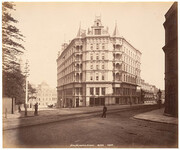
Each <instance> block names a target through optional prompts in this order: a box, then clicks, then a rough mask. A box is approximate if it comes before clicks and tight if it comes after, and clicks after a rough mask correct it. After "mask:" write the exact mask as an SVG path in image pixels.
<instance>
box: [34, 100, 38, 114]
mask: <svg viewBox="0 0 180 150" xmlns="http://www.w3.org/2000/svg"><path fill="white" fill-rule="evenodd" d="M34 107H35V111H34V115H35V116H37V115H38V103H36V104H35V105H34Z"/></svg>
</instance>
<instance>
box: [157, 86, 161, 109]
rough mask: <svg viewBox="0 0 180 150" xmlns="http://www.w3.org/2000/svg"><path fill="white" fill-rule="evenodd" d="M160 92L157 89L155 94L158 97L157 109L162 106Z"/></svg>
mask: <svg viewBox="0 0 180 150" xmlns="http://www.w3.org/2000/svg"><path fill="white" fill-rule="evenodd" d="M161 94H162V92H161V90H160V89H159V91H158V92H157V95H158V106H159V109H161V104H162V101H161Z"/></svg>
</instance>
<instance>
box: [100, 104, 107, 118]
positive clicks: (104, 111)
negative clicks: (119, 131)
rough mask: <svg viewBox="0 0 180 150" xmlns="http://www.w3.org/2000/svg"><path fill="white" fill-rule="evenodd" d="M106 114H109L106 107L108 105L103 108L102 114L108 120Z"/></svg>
mask: <svg viewBox="0 0 180 150" xmlns="http://www.w3.org/2000/svg"><path fill="white" fill-rule="evenodd" d="M106 112H107V107H106V105H104V107H103V114H102V116H101V117H102V118H106Z"/></svg>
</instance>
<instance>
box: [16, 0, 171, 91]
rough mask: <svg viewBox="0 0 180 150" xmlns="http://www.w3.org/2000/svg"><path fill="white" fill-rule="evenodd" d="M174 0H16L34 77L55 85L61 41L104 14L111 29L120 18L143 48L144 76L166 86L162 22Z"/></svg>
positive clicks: (128, 35)
mask: <svg viewBox="0 0 180 150" xmlns="http://www.w3.org/2000/svg"><path fill="white" fill-rule="evenodd" d="M172 3H173V2H160V3H157V2H154V3H142V2H141V3H132V2H131V3H122V2H113V3H112V2H106V3H102V2H96V3H92V2H91V3H88V2H85V3H72V2H68V3H62V2H59V3H57V2H56V3H48V2H45V3H42V2H41V3H38V2H34V3H33V2H27V3H22V2H17V3H15V4H16V11H15V12H13V16H14V17H15V18H16V19H17V20H18V21H19V23H18V27H19V29H20V30H21V32H22V33H23V34H24V36H25V37H26V38H25V41H26V42H25V43H24V46H25V48H26V50H27V53H26V56H23V59H24V58H25V57H27V58H28V60H29V65H30V77H29V80H30V82H31V83H33V84H39V83H41V82H42V81H46V82H47V83H48V84H49V85H51V86H53V87H56V86H57V71H56V70H57V65H56V59H57V54H58V51H59V50H60V49H61V45H62V43H63V42H64V41H69V40H72V39H73V38H74V37H75V36H76V34H77V32H78V28H79V24H80V22H81V27H82V28H83V29H86V30H87V29H88V27H90V26H91V25H93V21H94V18H95V15H101V18H102V24H103V25H104V26H105V27H106V26H108V27H109V32H110V34H111V35H112V32H113V30H114V27H115V21H117V25H118V29H119V32H120V35H122V36H123V37H125V38H126V40H128V41H129V42H130V43H131V44H132V45H133V46H134V47H135V48H136V49H138V50H140V51H141V52H142V57H141V77H142V79H144V80H145V81H146V82H148V83H150V84H154V85H156V86H157V87H158V88H161V89H164V52H163V50H162V47H163V46H164V43H165V42H164V41H165V32H164V28H163V23H164V21H165V18H164V15H165V13H166V12H167V11H168V9H169V8H170V7H171V5H172Z"/></svg>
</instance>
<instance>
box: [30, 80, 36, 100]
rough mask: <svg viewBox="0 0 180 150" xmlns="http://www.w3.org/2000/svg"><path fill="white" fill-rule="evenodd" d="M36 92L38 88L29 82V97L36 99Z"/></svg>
mask: <svg viewBox="0 0 180 150" xmlns="http://www.w3.org/2000/svg"><path fill="white" fill-rule="evenodd" d="M36 92H37V91H36V88H34V87H32V85H31V84H30V83H29V84H28V94H29V99H36V96H35V95H34V94H35V93H36Z"/></svg>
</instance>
